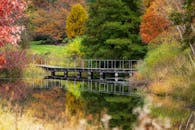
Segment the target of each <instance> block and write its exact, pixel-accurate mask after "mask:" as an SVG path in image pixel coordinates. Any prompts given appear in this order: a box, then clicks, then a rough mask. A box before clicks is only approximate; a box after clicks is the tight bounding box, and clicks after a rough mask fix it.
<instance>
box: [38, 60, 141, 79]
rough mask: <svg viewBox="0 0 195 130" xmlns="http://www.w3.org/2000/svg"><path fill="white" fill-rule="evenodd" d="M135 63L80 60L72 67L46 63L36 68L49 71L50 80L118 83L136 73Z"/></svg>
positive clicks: (131, 61) (132, 61)
mask: <svg viewBox="0 0 195 130" xmlns="http://www.w3.org/2000/svg"><path fill="white" fill-rule="evenodd" d="M137 62H138V61H137V60H82V61H80V62H74V63H73V64H72V66H65V65H64V66H52V65H48V64H47V62H45V63H44V64H38V65H37V66H39V67H41V68H43V69H45V70H46V71H49V72H50V73H51V75H50V76H49V77H50V78H56V79H65V80H67V79H71V78H75V79H78V80H79V79H83V78H87V79H88V80H90V79H99V80H111V81H112V80H114V81H119V80H120V78H121V77H123V78H124V77H126V76H132V75H133V74H134V73H135V72H136V68H135V65H136V63H137ZM70 73H76V76H74V77H72V76H71V75H69V74H70ZM59 74H60V75H59ZM109 76H110V77H112V78H109ZM113 77H114V78H113Z"/></svg>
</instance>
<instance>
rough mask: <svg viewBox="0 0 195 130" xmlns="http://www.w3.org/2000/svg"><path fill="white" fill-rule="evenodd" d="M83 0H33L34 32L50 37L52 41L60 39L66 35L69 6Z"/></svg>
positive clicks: (83, 1) (82, 2)
mask: <svg viewBox="0 0 195 130" xmlns="http://www.w3.org/2000/svg"><path fill="white" fill-rule="evenodd" d="M76 3H81V4H82V5H84V4H85V0H33V7H34V8H35V10H36V11H35V13H34V14H33V15H32V17H33V19H32V23H33V25H34V32H35V33H36V34H37V35H42V36H47V37H50V38H51V39H52V40H54V41H61V40H63V38H64V37H65V35H66V31H65V28H63V27H65V26H66V18H67V16H68V14H69V13H70V10H71V6H72V5H74V4H76Z"/></svg>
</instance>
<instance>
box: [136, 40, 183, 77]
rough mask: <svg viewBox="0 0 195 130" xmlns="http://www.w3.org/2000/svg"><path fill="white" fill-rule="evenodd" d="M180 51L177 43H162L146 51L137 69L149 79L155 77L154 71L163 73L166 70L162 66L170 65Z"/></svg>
mask: <svg viewBox="0 0 195 130" xmlns="http://www.w3.org/2000/svg"><path fill="white" fill-rule="evenodd" d="M180 53H181V46H180V44H179V43H177V42H173V43H163V44H161V45H159V46H158V47H156V48H155V49H152V50H150V51H149V52H148V53H147V55H146V57H145V59H144V62H143V64H141V65H139V66H138V69H139V71H140V72H141V73H142V74H144V75H145V76H146V77H148V78H149V79H151V78H155V77H156V75H155V74H156V73H155V72H156V71H157V72H158V73H157V74H159V75H164V74H166V73H167V70H166V69H163V68H165V67H166V66H169V65H171V64H172V63H173V61H174V60H175V59H176V57H178V55H179V54H180Z"/></svg>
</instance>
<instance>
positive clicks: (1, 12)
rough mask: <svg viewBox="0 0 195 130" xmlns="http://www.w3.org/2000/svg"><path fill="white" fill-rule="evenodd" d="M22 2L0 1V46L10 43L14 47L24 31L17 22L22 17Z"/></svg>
mask: <svg viewBox="0 0 195 130" xmlns="http://www.w3.org/2000/svg"><path fill="white" fill-rule="evenodd" d="M25 7H26V3H25V1H24V0H0V46H2V45H4V44H7V43H11V44H13V45H16V44H17V43H18V41H19V40H20V33H21V31H22V30H23V29H24V27H23V26H22V25H19V23H18V22H17V21H18V20H19V19H20V18H22V17H23V16H24V10H25Z"/></svg>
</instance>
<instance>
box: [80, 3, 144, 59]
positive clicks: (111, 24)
mask: <svg viewBox="0 0 195 130" xmlns="http://www.w3.org/2000/svg"><path fill="white" fill-rule="evenodd" d="M137 10H138V5H137V4H136V0H114V1H113V0H96V2H93V3H91V4H90V5H89V20H88V22H87V31H86V37H85V39H84V40H83V46H84V48H83V51H85V54H86V58H105V59H106V58H108V59H111V58H112V59H139V58H142V57H143V56H144V55H145V52H146V47H145V46H144V45H142V43H141V40H140V36H139V25H140V14H139V12H138V11H137Z"/></svg>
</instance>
